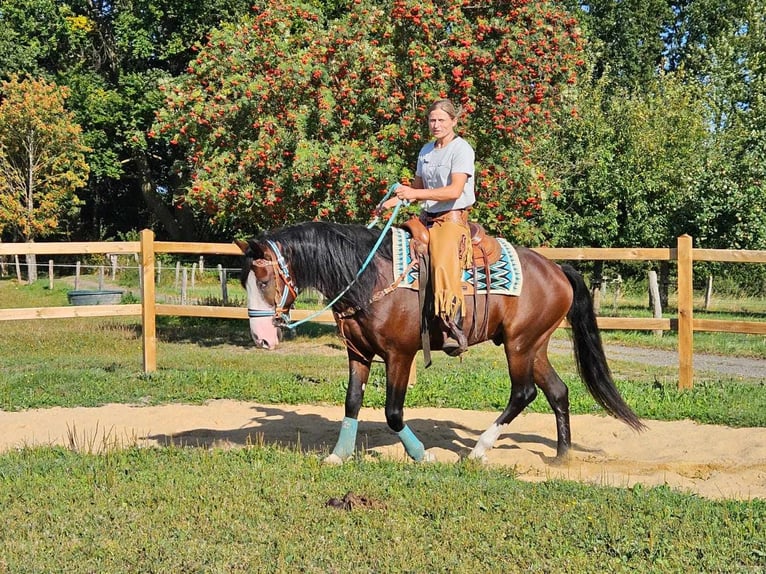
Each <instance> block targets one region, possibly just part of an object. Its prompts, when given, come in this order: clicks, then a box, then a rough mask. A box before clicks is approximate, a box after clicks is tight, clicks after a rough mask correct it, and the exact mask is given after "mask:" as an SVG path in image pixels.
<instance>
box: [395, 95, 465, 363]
mask: <svg viewBox="0 0 766 574" xmlns="http://www.w3.org/2000/svg"><path fill="white" fill-rule="evenodd" d="M459 118H460V112H459V110H457V109H456V108H455V106H454V104H453V103H452V102H451V101H450V100H446V99H442V100H437V101H435V102H434V103H433V104H432V105H431V107H430V108H429V109H428V129H429V131H430V132H431V135H432V136H433V138H434V139H433V141H430V142H428V143H427V144H426V145H424V146H423V148H422V149H421V150H420V153H419V154H418V162H417V167H416V170H415V177H414V179H413V181H412V184H411V185H400V186H399V187H398V188H397V189H396V191H395V193H396V197H392V198H391V199H389V200H388V201H387V202H386V203H384V204H383V207H384V208H390V207H393V206H394V205H396V203H397V202H398V201H399V200H407V201H410V202H420V204H421V207H422V209H423V211H422V213H421V220H422V221H423V223H424V224H425V225H426V226H427V227H428V228H429V233H430V246H429V252H430V260H431V269H430V271H431V279H432V284H433V289H434V304H435V311H436V315H437V316H438V317H440V318H441V319H442V321H443V322H444V326H445V328H446V330H447V333H448V336H447V338H446V340H445V342H444V345H443V347H442V350H443V351H444V352H445V353H447V354H448V355H451V356H458V355H460V354H462V353H463V352H464V351H465V350H466V349H467V347H468V341H467V339H466V336H465V334H464V333H463V329H462V317H463V308H464V306H465V299H464V297H463V290H462V273H463V271H462V270H463V267H465V266H468V265H470V263H471V235H470V230H469V227H468V210H469V208H470V207H471V206H472V205H473V204H474V202H475V201H476V196H475V195H474V173H475V168H474V157H475V156H474V151H473V148H472V147H471V145H470V144H469V143H468V142H467V141H466V140H464V139H463V138H462V137H460V136H459V135H457V133H455V129H456V127H457V124H458V120H459Z"/></svg>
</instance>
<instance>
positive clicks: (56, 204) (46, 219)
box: [0, 76, 89, 282]
mask: <svg viewBox="0 0 766 574" xmlns="http://www.w3.org/2000/svg"><path fill="white" fill-rule="evenodd" d="M0 90H1V91H2V95H3V99H2V101H1V102H0V232H2V233H9V234H10V235H11V236H12V237H14V238H15V239H20V240H21V241H24V242H28V243H31V242H33V241H34V240H35V239H36V238H39V237H48V236H51V235H54V234H62V233H65V232H66V229H67V228H66V225H67V224H68V223H71V222H72V218H73V216H74V215H75V214H76V212H77V207H78V205H79V201H78V199H77V196H76V195H75V191H76V190H77V189H78V188H80V187H82V186H84V185H85V183H86V181H87V177H88V171H89V170H88V165H87V164H86V163H85V153H86V152H87V151H88V148H87V147H86V146H85V145H84V144H83V142H82V130H81V129H80V126H78V125H77V124H76V123H75V122H74V119H73V115H72V113H71V112H69V111H67V110H66V109H65V107H64V100H65V98H66V96H67V92H68V90H66V88H62V87H59V86H56V85H55V84H52V83H48V82H46V81H44V80H36V79H31V78H30V79H20V78H19V77H17V76H13V77H11V79H10V80H8V81H6V82H3V83H2V84H0ZM27 262H28V268H29V276H28V278H29V281H30V282H33V281H34V280H35V279H36V274H37V270H36V266H35V259H34V256H33V255H32V256H28V257H27Z"/></svg>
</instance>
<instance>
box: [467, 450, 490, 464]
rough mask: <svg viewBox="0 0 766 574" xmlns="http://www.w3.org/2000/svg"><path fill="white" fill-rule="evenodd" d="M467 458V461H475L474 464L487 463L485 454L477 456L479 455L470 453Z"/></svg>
mask: <svg viewBox="0 0 766 574" xmlns="http://www.w3.org/2000/svg"><path fill="white" fill-rule="evenodd" d="M467 458H468V460H475V461H476V462H478V463H480V464H487V463H488V462H489V459H488V458H487V455H486V453H482V454H479V453H476V452H473V451H471V452H470V453H469V454H468V457H467Z"/></svg>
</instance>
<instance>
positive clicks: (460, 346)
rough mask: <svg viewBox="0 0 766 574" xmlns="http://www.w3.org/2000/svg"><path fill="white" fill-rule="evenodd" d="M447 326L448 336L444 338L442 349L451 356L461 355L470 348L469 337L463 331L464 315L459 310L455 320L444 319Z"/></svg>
mask: <svg viewBox="0 0 766 574" xmlns="http://www.w3.org/2000/svg"><path fill="white" fill-rule="evenodd" d="M443 321H444V324H445V326H446V328H447V336H446V337H445V338H444V344H443V345H442V351H444V352H445V353H447V354H448V355H449V356H450V357H459V356H460V355H462V354H463V353H465V352H466V350H467V349H468V339H467V338H466V336H465V334H464V333H463V316H462V313H460V312H458V314H457V316H456V317H455V320H454V321H453V320H451V319H445V320H443Z"/></svg>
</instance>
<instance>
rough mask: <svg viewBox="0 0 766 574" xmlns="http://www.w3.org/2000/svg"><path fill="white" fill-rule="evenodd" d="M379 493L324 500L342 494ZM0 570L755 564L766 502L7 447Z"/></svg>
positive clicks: (266, 459) (361, 466)
mask: <svg viewBox="0 0 766 574" xmlns="http://www.w3.org/2000/svg"><path fill="white" fill-rule="evenodd" d="M349 491H350V492H353V493H354V494H356V495H360V496H364V497H366V498H367V499H368V500H371V501H374V503H375V504H374V507H364V506H360V507H357V508H354V509H352V510H351V511H345V510H339V509H336V508H331V507H328V506H326V503H327V501H329V499H331V498H340V497H342V496H344V495H345V494H346V493H347V492H349ZM0 506H1V507H2V509H3V519H4V522H5V524H6V525H12V527H11V528H8V527H6V528H3V529H2V531H0V532H1V533H0V572H14V573H23V572H501V571H512V572H572V573H588V572H615V573H619V572H732V573H734V572H758V571H761V569H762V567H763V565H764V561H765V560H766V502H764V501H753V502H748V503H744V502H733V501H728V502H713V501H708V500H703V499H700V498H697V497H694V496H686V495H681V494H678V493H675V492H673V491H672V490H670V489H667V488H653V489H645V488H641V487H635V488H633V489H616V488H608V487H592V486H584V485H580V484H575V483H571V482H562V481H548V482H545V483H539V484H531V483H525V482H521V481H517V480H515V479H514V475H513V473H512V471H509V470H502V469H485V468H482V467H479V466H477V465H472V464H468V463H461V464H456V465H443V464H434V465H413V464H402V463H395V462H386V461H375V462H364V461H355V462H351V463H350V464H347V465H344V466H343V467H327V466H324V465H322V464H321V463H320V461H319V458H318V457H316V456H310V455H309V456H306V455H302V454H300V453H297V452H294V451H290V450H285V449H279V448H274V447H265V446H263V445H256V446H253V447H250V448H244V449H237V450H232V451H222V450H212V451H206V450H202V449H183V448H178V447H170V448H163V449H135V448H132V449H127V450H120V451H114V452H110V453H109V454H106V455H99V456H95V455H87V454H74V453H71V452H68V451H66V450H64V449H36V450H34V451H31V450H24V451H20V452H17V453H12V454H8V455H4V456H0Z"/></svg>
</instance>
